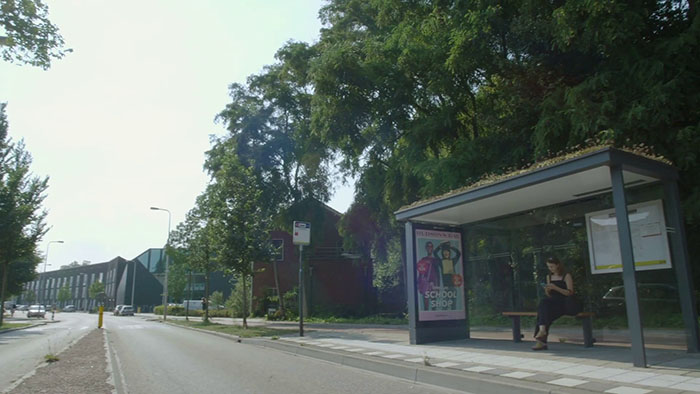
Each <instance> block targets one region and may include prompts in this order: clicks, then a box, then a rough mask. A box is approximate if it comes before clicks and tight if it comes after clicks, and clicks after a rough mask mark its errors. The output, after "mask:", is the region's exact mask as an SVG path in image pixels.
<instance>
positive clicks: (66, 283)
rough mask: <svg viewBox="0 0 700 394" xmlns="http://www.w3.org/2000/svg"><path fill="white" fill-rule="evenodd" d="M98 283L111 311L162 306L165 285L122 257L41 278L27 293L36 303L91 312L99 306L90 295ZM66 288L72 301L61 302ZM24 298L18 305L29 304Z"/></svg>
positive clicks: (67, 269) (148, 309)
mask: <svg viewBox="0 0 700 394" xmlns="http://www.w3.org/2000/svg"><path fill="white" fill-rule="evenodd" d="M134 270H135V271H134ZM134 273H135V274H136V275H134ZM95 282H102V283H103V284H104V287H105V290H104V292H105V294H106V299H105V307H106V308H107V309H110V308H113V307H114V306H116V305H120V304H129V305H134V306H135V307H137V308H141V310H142V311H150V310H152V309H153V307H154V306H155V305H160V304H161V302H162V299H161V297H162V293H163V285H162V284H161V283H160V282H159V281H158V280H157V279H156V278H155V277H154V276H153V274H152V273H151V272H149V270H148V269H147V268H145V267H144V266H143V265H142V264H138V263H137V262H136V259H134V260H126V259H124V258H122V257H116V258H114V259H112V260H110V261H108V262H105V263H99V264H90V265H82V266H79V267H72V268H64V269H60V270H57V271H50V272H46V273H43V274H39V275H38V276H37V278H36V279H35V280H33V281H31V282H28V283H26V284H25V285H24V289H25V292H27V291H30V292H32V293H34V295H35V299H34V303H40V304H45V305H56V306H58V307H63V306H66V305H75V307H76V308H77V309H79V310H90V309H92V308H94V307H95V306H97V301H96V300H95V299H92V298H90V295H89V289H90V286H91V285H92V284H93V283H95ZM63 287H67V288H68V291H69V292H70V298H69V299H68V300H66V301H62V302H61V301H59V300H58V298H59V297H58V294H59V291H60V289H61V288H63ZM23 298H25V295H24V294H23V295H22V296H21V297H20V299H19V300H18V302H20V303H27V302H26V301H25V300H24V299H23Z"/></svg>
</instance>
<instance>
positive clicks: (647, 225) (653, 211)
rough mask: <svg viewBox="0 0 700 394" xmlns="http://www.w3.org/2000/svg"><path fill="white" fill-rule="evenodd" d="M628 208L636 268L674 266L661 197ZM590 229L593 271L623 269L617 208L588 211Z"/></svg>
mask: <svg viewBox="0 0 700 394" xmlns="http://www.w3.org/2000/svg"><path fill="white" fill-rule="evenodd" d="M627 208H628V214H629V222H630V230H631V233H632V250H633V254H634V266H635V268H636V270H637V271H643V270H655V269H664V268H671V257H670V253H669V247H668V237H667V234H666V222H665V220H664V210H663V205H662V202H661V200H654V201H649V202H645V203H641V204H633V205H629V206H628V207H627ZM586 229H587V231H588V252H589V254H590V257H591V273H594V274H605V273H610V272H622V257H621V254H620V241H619V238H618V233H617V218H616V217H615V210H614V209H606V210H604V211H598V212H591V213H589V214H586Z"/></svg>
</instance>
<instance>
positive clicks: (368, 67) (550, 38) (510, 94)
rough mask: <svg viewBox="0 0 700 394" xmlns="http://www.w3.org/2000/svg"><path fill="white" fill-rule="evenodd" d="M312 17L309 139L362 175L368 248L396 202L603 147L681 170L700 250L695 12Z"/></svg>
mask: <svg viewBox="0 0 700 394" xmlns="http://www.w3.org/2000/svg"><path fill="white" fill-rule="evenodd" d="M321 17H322V19H323V22H324V24H325V28H324V29H323V30H322V34H321V39H320V41H319V42H318V43H317V44H316V45H315V50H316V56H315V57H314V58H312V59H311V60H310V61H311V63H312V67H311V69H312V70H313V71H312V75H311V77H310V78H311V84H312V86H313V88H314V94H313V98H312V133H313V134H315V135H319V136H321V137H322V142H323V143H324V144H327V145H329V146H330V148H332V149H338V150H339V151H340V152H342V154H343V163H344V168H345V169H346V171H349V172H351V173H357V174H359V175H360V181H359V183H358V187H357V191H356V202H358V203H361V204H363V205H365V206H367V207H370V210H371V211H372V212H371V215H372V216H373V219H374V220H375V223H376V224H377V226H378V228H379V229H380V231H378V232H377V233H376V234H377V237H376V238H375V239H373V240H372V244H373V248H374V249H376V250H380V249H382V248H384V246H385V245H386V242H385V241H386V239H381V238H380V236H381V234H387V233H389V234H397V233H398V231H399V230H400V229H399V228H397V226H396V223H394V222H393V215H392V214H391V212H393V211H395V210H396V209H397V208H399V207H401V206H402V205H406V204H409V203H411V202H414V201H416V200H418V199H421V198H426V197H432V196H435V195H439V194H441V193H444V192H447V191H449V190H453V189H456V188H459V187H462V186H464V185H468V184H470V183H472V182H474V181H477V180H478V179H480V178H482V177H484V176H486V175H488V174H498V173H503V172H508V171H509V170H510V169H512V168H513V167H521V166H523V164H525V163H529V162H532V161H534V160H538V159H541V158H545V157H547V156H549V155H551V154H552V153H550V152H558V151H561V150H566V149H575V148H576V147H577V146H579V145H581V144H586V143H587V141H588V140H591V139H597V138H602V139H605V140H608V141H610V143H611V144H613V145H615V146H621V145H629V144H639V143H643V144H646V145H653V146H654V151H655V152H656V153H658V154H661V155H663V156H665V157H667V158H669V159H671V160H672V161H673V162H674V163H675V164H676V165H677V166H678V167H679V169H680V170H681V173H680V175H681V179H682V181H681V183H680V187H681V193H682V199H683V206H684V211H685V212H684V213H685V217H686V220H687V223H688V225H689V231H688V234H689V245H690V247H691V248H693V249H696V250H700V249H697V248H698V247H697V246H695V245H700V241H698V239H700V236H698V235H697V234H699V233H700V231H696V230H697V228H698V227H699V226H700V203H698V201H700V198H698V197H700V178H698V177H697V176H696V174H697V173H698V171H699V170H700V160H698V157H697V152H698V151H699V150H700V126H699V125H700V110H699V109H698V108H700V107H699V106H698V105H697V103H698V102H700V92H698V90H697V89H693V88H692V86H697V85H698V83H700V68H699V67H700V66H699V65H698V62H697V60H696V59H697V58H698V57H700V40H699V38H700V16H699V14H698V12H697V7H696V2H695V1H681V0H672V1H656V0H639V1H631V2H630V1H602V0H593V1H586V2H581V1H576V0H565V1H556V2H549V1H523V0H516V1H509V2H489V1H486V2H465V1H440V2H437V1H434V2H395V1H361V0H332V1H330V2H328V4H327V5H326V6H325V7H324V8H323V9H322V10H321ZM691 254H696V253H692V252H691Z"/></svg>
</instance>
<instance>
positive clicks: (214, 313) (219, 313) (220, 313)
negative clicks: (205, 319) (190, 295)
mask: <svg viewBox="0 0 700 394" xmlns="http://www.w3.org/2000/svg"><path fill="white" fill-rule="evenodd" d="M209 317H231V311H229V310H228V309H217V310H211V309H210V310H209Z"/></svg>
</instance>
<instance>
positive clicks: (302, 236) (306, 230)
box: [292, 221, 311, 337]
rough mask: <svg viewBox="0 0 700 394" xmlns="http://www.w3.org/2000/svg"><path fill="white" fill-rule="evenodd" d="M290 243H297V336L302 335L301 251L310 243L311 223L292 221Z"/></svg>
mask: <svg viewBox="0 0 700 394" xmlns="http://www.w3.org/2000/svg"><path fill="white" fill-rule="evenodd" d="M293 234H294V235H293V236H292V244H294V245H299V336H300V337H303V336H304V264H302V262H301V253H302V251H303V250H304V245H308V244H310V243H311V223H308V222H298V221H294V228H293Z"/></svg>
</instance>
